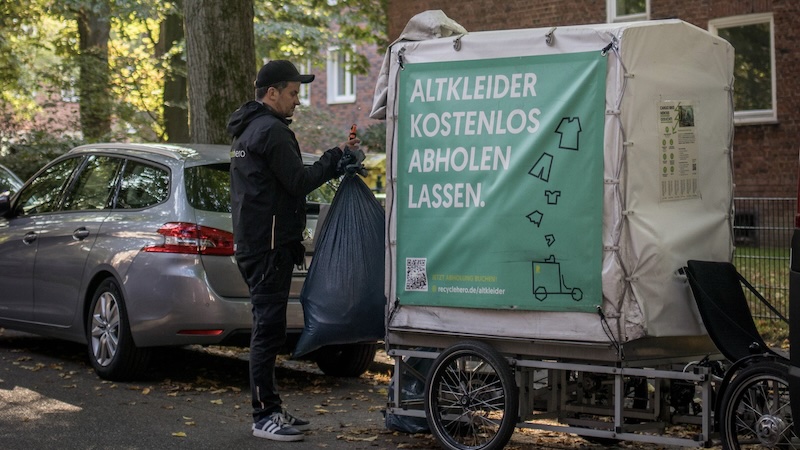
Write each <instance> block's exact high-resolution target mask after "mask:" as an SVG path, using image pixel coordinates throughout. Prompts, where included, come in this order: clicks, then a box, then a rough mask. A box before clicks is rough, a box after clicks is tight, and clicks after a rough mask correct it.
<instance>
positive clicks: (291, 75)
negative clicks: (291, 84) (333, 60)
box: [254, 59, 314, 88]
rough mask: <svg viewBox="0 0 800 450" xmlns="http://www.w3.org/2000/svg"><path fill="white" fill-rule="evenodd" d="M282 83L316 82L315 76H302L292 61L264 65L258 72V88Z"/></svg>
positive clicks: (282, 60)
mask: <svg viewBox="0 0 800 450" xmlns="http://www.w3.org/2000/svg"><path fill="white" fill-rule="evenodd" d="M281 81H299V82H301V83H311V82H312V81H314V75H301V74H300V72H298V71H297V67H295V66H294V64H292V63H291V61H286V60H285V59H276V60H274V61H270V62H268V63H266V64H264V66H263V67H262V68H261V70H259V71H258V77H256V81H255V83H254V84H255V87H256V88H262V87H267V86H272V85H273V84H277V83H280V82H281Z"/></svg>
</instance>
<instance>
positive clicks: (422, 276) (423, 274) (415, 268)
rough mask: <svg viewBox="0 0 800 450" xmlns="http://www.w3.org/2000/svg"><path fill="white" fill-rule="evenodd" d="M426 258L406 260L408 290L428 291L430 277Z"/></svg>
mask: <svg viewBox="0 0 800 450" xmlns="http://www.w3.org/2000/svg"><path fill="white" fill-rule="evenodd" d="M427 262H428V260H427V259H426V258H406V290H407V291H427V290H428V275H427V269H426V267H425V265H426V264H427Z"/></svg>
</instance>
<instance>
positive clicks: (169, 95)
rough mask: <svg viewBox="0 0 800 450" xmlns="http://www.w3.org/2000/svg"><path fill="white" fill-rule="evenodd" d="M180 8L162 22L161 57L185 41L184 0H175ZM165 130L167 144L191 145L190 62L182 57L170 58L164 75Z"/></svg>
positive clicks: (157, 51) (177, 7)
mask: <svg viewBox="0 0 800 450" xmlns="http://www.w3.org/2000/svg"><path fill="white" fill-rule="evenodd" d="M175 3H176V8H175V9H173V10H172V12H171V13H170V14H169V15H168V16H167V17H166V18H165V19H164V22H162V23H161V40H160V42H159V45H158V47H157V50H156V53H157V55H156V56H157V57H159V58H160V57H161V56H163V55H165V54H167V53H168V52H169V51H170V50H171V49H172V47H174V46H175V44H177V43H179V42H180V41H182V40H183V37H184V34H183V17H182V16H181V13H182V11H181V9H182V5H183V0H175ZM163 98H164V131H165V132H166V135H167V142H189V105H188V97H187V91H186V63H185V62H184V61H183V58H182V57H181V55H180V54H175V55H173V56H172V57H170V59H169V67H168V68H167V71H166V74H165V76H164V96H163Z"/></svg>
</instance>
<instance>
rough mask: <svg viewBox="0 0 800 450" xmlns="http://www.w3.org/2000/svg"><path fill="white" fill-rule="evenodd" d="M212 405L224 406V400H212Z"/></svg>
mask: <svg viewBox="0 0 800 450" xmlns="http://www.w3.org/2000/svg"><path fill="white" fill-rule="evenodd" d="M211 403H213V404H215V405H221V404H222V399H221V398H218V399H216V400H211Z"/></svg>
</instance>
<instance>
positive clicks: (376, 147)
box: [358, 122, 386, 153]
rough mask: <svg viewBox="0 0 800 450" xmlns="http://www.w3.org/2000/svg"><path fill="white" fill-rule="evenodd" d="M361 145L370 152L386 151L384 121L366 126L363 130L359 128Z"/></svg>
mask: <svg viewBox="0 0 800 450" xmlns="http://www.w3.org/2000/svg"><path fill="white" fill-rule="evenodd" d="M358 134H359V139H361V146H363V147H365V148H366V149H368V150H369V151H370V152H372V153H386V124H385V123H384V122H381V123H376V124H372V125H370V126H368V127H367V128H366V129H364V130H363V131H361V130H359V132H358Z"/></svg>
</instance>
